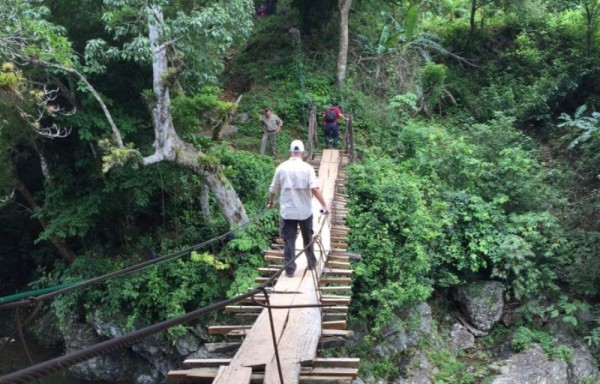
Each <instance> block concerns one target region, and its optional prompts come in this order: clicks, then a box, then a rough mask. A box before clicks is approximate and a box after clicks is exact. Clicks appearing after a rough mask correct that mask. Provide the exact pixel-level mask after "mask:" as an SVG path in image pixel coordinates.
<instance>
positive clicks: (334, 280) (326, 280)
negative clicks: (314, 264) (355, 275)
mask: <svg viewBox="0 0 600 384" xmlns="http://www.w3.org/2000/svg"><path fill="white" fill-rule="evenodd" d="M319 282H320V283H321V284H350V283H351V282H352V279H351V278H350V277H329V276H323V277H321V279H320V280H319Z"/></svg>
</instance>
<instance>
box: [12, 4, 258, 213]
mask: <svg viewBox="0 0 600 384" xmlns="http://www.w3.org/2000/svg"><path fill="white" fill-rule="evenodd" d="M10 2H12V4H11V6H7V7H3V8H2V9H1V10H0V20H2V22H3V24H4V25H5V27H4V28H3V29H2V30H1V31H0V43H1V44H0V57H2V59H3V60H5V61H10V62H13V63H16V64H17V65H18V66H38V67H42V68H45V69H46V70H48V71H51V72H55V73H62V74H66V75H69V76H71V77H73V78H75V79H76V81H78V83H79V84H80V85H81V86H82V87H80V88H83V89H85V90H86V91H87V92H89V93H91V94H92V95H93V97H94V98H95V99H96V100H97V102H98V103H99V105H100V107H101V108H102V111H103V113H104V115H105V117H106V120H107V121H108V123H109V125H110V127H111V129H112V135H111V137H110V138H109V139H107V140H106V141H105V143H104V144H103V145H102V147H103V148H104V149H105V150H107V151H108V152H109V154H108V155H107V156H105V157H104V158H105V159H106V160H105V161H106V164H105V169H106V170H108V169H110V167H111V165H112V164H113V161H114V160H115V159H117V158H118V159H119V161H120V162H122V159H123V158H124V157H125V158H130V159H136V160H137V161H138V162H139V163H140V164H142V165H144V166H149V165H151V164H154V163H157V162H161V161H169V162H173V163H175V164H177V165H178V166H180V167H182V168H185V169H188V170H190V171H192V172H194V173H196V174H198V175H200V176H201V177H202V179H203V180H204V182H205V184H206V185H207V186H208V188H209V189H210V191H211V192H212V193H213V195H214V196H215V199H216V201H217V203H218V205H219V207H220V209H221V211H222V212H223V214H224V216H225V218H226V219H227V221H228V223H229V224H230V225H241V224H244V223H246V222H247V221H248V216H247V214H246V211H245V209H244V206H243V204H242V202H241V201H240V199H239V197H238V195H237V193H236V191H235V190H234V189H233V187H232V186H231V183H230V182H229V181H228V180H227V178H226V177H225V175H224V173H223V171H222V169H221V168H220V167H219V166H218V165H215V164H214V163H213V162H207V161H203V158H204V157H205V154H204V153H203V152H202V151H200V150H199V149H198V148H196V147H195V146H193V145H192V144H190V143H188V142H186V141H184V140H183V139H182V138H181V137H180V136H179V135H178V134H177V131H176V130H175V126H174V124H173V118H172V115H171V111H170V103H171V97H170V87H171V86H172V85H173V84H177V83H180V82H181V83H184V84H187V85H189V89H190V91H193V90H194V89H197V88H196V87H198V86H200V85H201V84H206V83H207V82H211V81H214V79H215V78H216V75H217V74H218V73H219V72H220V71H221V70H222V69H223V66H224V64H223V63H224V58H225V55H226V53H227V52H228V50H230V49H231V48H232V47H233V46H234V45H235V44H239V43H241V42H242V41H243V40H244V39H245V38H246V37H247V36H248V35H249V34H250V32H251V29H252V14H253V6H252V1H251V0H230V1H218V0H215V1H207V2H203V3H202V4H201V5H200V4H197V3H196V2H187V3H177V4H176V5H173V4H172V2H168V1H161V0H154V1H144V0H105V1H104V6H105V11H104V13H103V16H102V20H103V21H104V22H105V26H106V31H107V32H109V33H110V35H111V36H112V39H110V40H109V41H106V40H103V39H93V40H90V41H88V43H87V46H86V50H85V53H84V54H83V55H81V54H76V53H75V52H74V51H73V49H72V46H71V43H70V41H69V40H68V39H67V38H66V37H65V35H66V33H65V31H64V30H63V29H62V28H60V27H58V26H55V25H52V24H51V23H49V22H47V21H46V20H45V18H46V16H47V14H48V9H47V8H45V7H44V6H41V5H40V4H39V3H30V2H20V1H16V0H14V1H10ZM81 56H83V60H81V59H80V57H81ZM109 60H133V61H135V62H138V63H139V64H140V65H148V66H151V68H152V92H151V97H147V100H148V107H149V108H150V111H151V115H152V125H153V128H154V144H153V147H154V152H153V153H151V154H149V155H147V156H143V155H141V153H140V151H139V150H138V149H137V148H136V147H135V145H134V144H131V143H130V144H126V143H124V141H123V137H122V134H121V131H120V130H119V128H118V126H117V124H116V123H115V121H114V120H113V118H112V116H111V113H110V110H109V108H108V107H107V105H106V103H105V102H104V100H103V98H102V97H101V95H100V94H99V93H98V92H96V90H95V89H94V87H93V85H92V84H91V83H90V82H89V81H88V79H87V77H86V76H85V75H84V74H87V73H101V72H103V71H105V70H106V63H107V62H108V61H109ZM42 104H44V105H45V106H44V107H43V108H46V107H48V106H49V105H48V99H47V98H45V99H43V100H42ZM46 110H47V108H46ZM34 129H35V127H34ZM57 129H58V131H57V134H64V131H61V130H60V128H57Z"/></svg>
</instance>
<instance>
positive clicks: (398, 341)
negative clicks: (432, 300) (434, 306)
mask: <svg viewBox="0 0 600 384" xmlns="http://www.w3.org/2000/svg"><path fill="white" fill-rule="evenodd" d="M432 328H433V318H432V317H431V307H429V305H428V304H427V303H426V302H422V303H419V304H417V306H416V307H414V308H411V309H410V310H408V311H405V312H402V313H400V314H397V315H394V316H393V318H392V319H391V321H390V322H389V323H388V324H387V325H386V326H384V327H383V329H382V332H381V336H382V338H383V339H384V342H383V343H382V344H379V345H377V346H376V347H375V353H376V354H377V355H378V356H380V357H384V356H388V355H390V354H396V353H400V352H403V351H405V350H406V349H408V348H411V347H415V346H417V345H418V343H419V340H421V339H422V338H424V337H428V336H429V335H430V334H431V332H432Z"/></svg>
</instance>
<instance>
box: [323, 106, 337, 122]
mask: <svg viewBox="0 0 600 384" xmlns="http://www.w3.org/2000/svg"><path fill="white" fill-rule="evenodd" d="M336 118H337V111H336V110H335V109H333V108H329V109H328V110H327V111H325V122H326V123H333V122H334V121H335V119H336Z"/></svg>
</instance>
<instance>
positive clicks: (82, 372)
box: [62, 319, 151, 382]
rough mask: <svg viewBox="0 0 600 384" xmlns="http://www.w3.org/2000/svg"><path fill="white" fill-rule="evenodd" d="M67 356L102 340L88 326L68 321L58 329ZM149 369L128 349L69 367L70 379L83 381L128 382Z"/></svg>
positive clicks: (149, 369)
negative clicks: (61, 334)
mask: <svg viewBox="0 0 600 384" xmlns="http://www.w3.org/2000/svg"><path fill="white" fill-rule="evenodd" d="M62 332H63V337H64V340H65V348H66V352H67V353H71V352H74V351H78V350H81V349H84V348H86V347H89V346H92V345H94V344H98V343H100V342H102V341H104V338H101V337H100V336H99V335H98V334H96V332H95V330H94V328H93V327H92V326H91V325H89V324H88V323H80V322H77V321H75V320H74V319H71V320H70V321H69V324H68V325H67V326H65V328H64V329H62ZM150 371H151V367H150V366H149V365H148V364H145V363H144V362H143V360H140V359H139V358H136V356H135V354H133V353H132V352H131V351H130V350H128V349H119V350H117V351H115V352H113V353H111V354H110V355H103V356H99V357H95V358H92V359H89V360H86V361H85V362H83V363H80V364H77V365H75V366H73V367H71V372H72V374H73V376H75V377H77V378H79V379H82V380H87V381H92V382H94V381H126V382H132V381H134V378H135V377H137V376H139V375H140V374H142V373H143V372H150Z"/></svg>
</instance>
